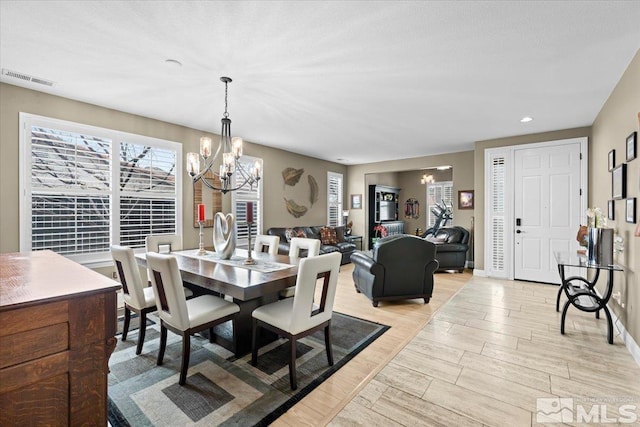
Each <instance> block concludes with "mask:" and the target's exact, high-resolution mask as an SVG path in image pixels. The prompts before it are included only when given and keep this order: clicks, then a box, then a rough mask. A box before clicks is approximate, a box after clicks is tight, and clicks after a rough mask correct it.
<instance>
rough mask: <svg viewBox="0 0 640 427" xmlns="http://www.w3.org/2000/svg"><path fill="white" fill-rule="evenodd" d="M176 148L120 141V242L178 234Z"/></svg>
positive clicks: (129, 243) (137, 244)
mask: <svg viewBox="0 0 640 427" xmlns="http://www.w3.org/2000/svg"><path fill="white" fill-rule="evenodd" d="M175 174H176V151H175V150H168V149H162V148H153V147H150V146H147V145H141V144H133V143H128V142H121V143H120V244H121V245H124V246H131V247H134V248H141V247H144V245H145V243H144V241H145V237H146V236H148V235H149V234H176V175H175Z"/></svg>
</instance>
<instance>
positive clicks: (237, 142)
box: [231, 136, 242, 159]
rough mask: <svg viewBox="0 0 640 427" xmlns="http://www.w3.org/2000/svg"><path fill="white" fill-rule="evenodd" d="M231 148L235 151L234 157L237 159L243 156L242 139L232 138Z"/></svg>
mask: <svg viewBox="0 0 640 427" xmlns="http://www.w3.org/2000/svg"><path fill="white" fill-rule="evenodd" d="M231 147H232V149H233V155H234V156H235V158H236V159H238V158H240V157H241V156H242V138H240V137H238V136H234V137H233V138H231Z"/></svg>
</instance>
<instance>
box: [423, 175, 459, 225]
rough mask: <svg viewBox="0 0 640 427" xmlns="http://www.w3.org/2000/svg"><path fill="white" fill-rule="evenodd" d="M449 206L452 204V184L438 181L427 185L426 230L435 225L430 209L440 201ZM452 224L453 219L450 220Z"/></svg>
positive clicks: (434, 218)
mask: <svg viewBox="0 0 640 427" xmlns="http://www.w3.org/2000/svg"><path fill="white" fill-rule="evenodd" d="M443 200H444V202H445V203H446V204H447V206H451V205H452V203H453V182H452V181H440V182H430V183H428V184H427V228H429V227H433V225H434V224H435V223H436V216H435V215H434V214H433V213H432V212H431V208H432V207H434V206H435V205H437V204H440V203H442V201H443ZM451 222H453V218H452V219H451Z"/></svg>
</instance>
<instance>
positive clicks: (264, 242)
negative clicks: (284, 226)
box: [253, 234, 280, 255]
mask: <svg viewBox="0 0 640 427" xmlns="http://www.w3.org/2000/svg"><path fill="white" fill-rule="evenodd" d="M278 245H280V237H279V236H268V235H265V234H259V235H257V236H256V241H255V243H254V244H253V251H254V252H266V253H268V254H269V255H278Z"/></svg>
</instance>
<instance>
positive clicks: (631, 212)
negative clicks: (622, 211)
mask: <svg viewBox="0 0 640 427" xmlns="http://www.w3.org/2000/svg"><path fill="white" fill-rule="evenodd" d="M626 212H627V222H630V223H631V224H635V223H636V198H635V197H631V198H630V199H627V209H626Z"/></svg>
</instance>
